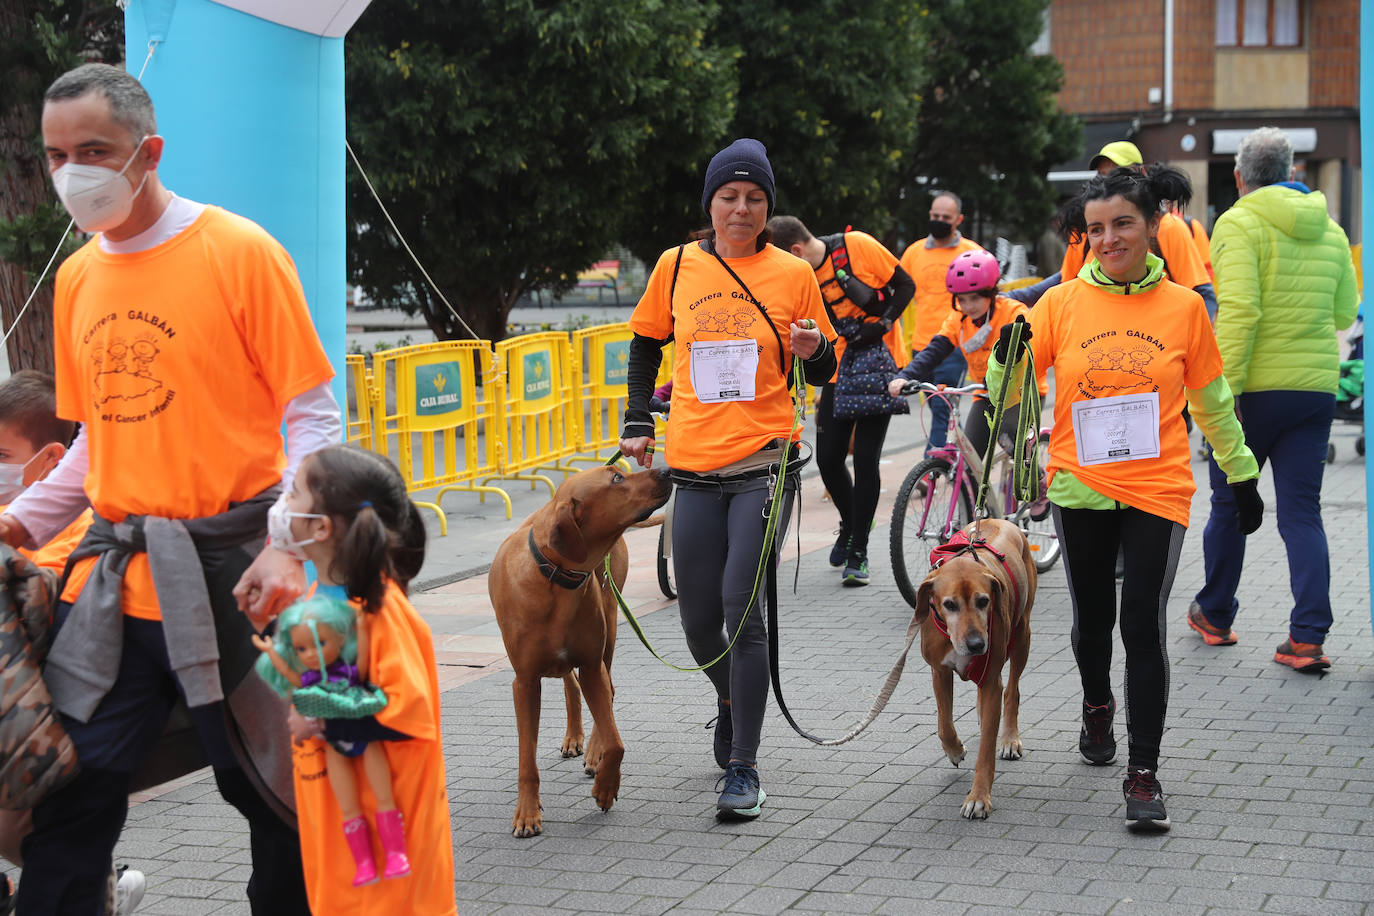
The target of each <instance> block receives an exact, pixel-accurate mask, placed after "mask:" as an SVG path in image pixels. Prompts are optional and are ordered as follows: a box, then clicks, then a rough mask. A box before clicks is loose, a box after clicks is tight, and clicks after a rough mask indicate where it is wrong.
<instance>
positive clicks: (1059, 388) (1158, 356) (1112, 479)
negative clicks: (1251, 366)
mask: <svg viewBox="0 0 1374 916" xmlns="http://www.w3.org/2000/svg"><path fill="white" fill-rule="evenodd" d="M1030 322H1031V330H1032V335H1033V336H1032V337H1031V351H1032V352H1033V353H1034V355H1035V365H1036V366H1037V367H1040V366H1044V367H1046V368H1048V367H1049V366H1051V365H1053V366H1054V378H1055V396H1054V430H1053V431H1052V432H1051V433H1050V457H1049V462H1048V469H1049V473H1050V475H1051V477H1053V475H1054V473H1055V472H1056V471H1058V470H1059V469H1060V468H1066V469H1068V470H1069V471H1071V472H1072V473H1073V476H1074V477H1076V478H1078V480H1079V481H1080V482H1082V483H1083V484H1084V485H1086V486H1088V487H1090V488H1091V489H1093V490H1095V491H1097V492H1098V493H1101V494H1102V495H1104V496H1107V497H1108V498H1110V499H1114V500H1117V501H1118V502H1122V503H1125V504H1127V505H1130V506H1134V507H1136V508H1138V509H1141V510H1143V511H1145V512H1149V513H1150V514H1152V515H1157V516H1160V517H1161V518H1167V519H1169V520H1171V521H1175V522H1178V523H1179V524H1181V525H1185V526H1186V525H1187V524H1188V506H1189V503H1190V502H1191V501H1192V497H1193V489H1194V487H1193V472H1192V469H1191V468H1190V467H1189V465H1188V460H1189V457H1190V455H1191V453H1192V451H1191V449H1190V448H1189V446H1188V430H1187V427H1186V426H1185V425H1184V422H1183V406H1184V389H1185V388H1193V389H1198V388H1205V387H1206V386H1207V385H1209V384H1210V383H1211V382H1212V381H1213V380H1214V379H1216V377H1217V376H1219V375H1221V353H1220V352H1219V351H1218V350H1217V339H1216V336H1215V335H1214V334H1213V333H1212V325H1211V322H1210V321H1208V319H1207V309H1206V308H1205V307H1204V306H1203V304H1202V297H1201V296H1199V295H1198V294H1197V293H1195V292H1193V291H1192V290H1191V289H1188V288H1187V287H1185V286H1180V285H1179V284H1177V283H1174V282H1172V281H1169V280H1165V281H1163V282H1161V283H1160V284H1159V285H1158V286H1156V287H1155V288H1154V289H1151V290H1148V291H1146V292H1143V293H1139V294H1132V295H1129V296H1127V295H1121V294H1118V293H1109V292H1106V291H1104V290H1100V289H1098V288H1097V287H1095V286H1093V285H1091V284H1089V283H1087V282H1085V281H1083V280H1070V281H1069V282H1068V283H1064V284H1061V285H1059V286H1056V287H1054V288H1053V289H1051V290H1049V291H1048V292H1047V293H1045V295H1044V297H1043V298H1041V300H1040V302H1039V303H1037V304H1036V306H1035V308H1033V309H1031V315H1030ZM1152 391H1153V392H1157V393H1158V394H1159V405H1158V406H1159V414H1158V416H1159V446H1160V452H1159V455H1158V456H1157V457H1153V458H1140V459H1137V460H1134V461H1115V462H1110V463H1106V464H1090V465H1087V466H1082V465H1080V464H1079V463H1078V449H1077V444H1076V440H1075V433H1074V424H1073V404H1074V403H1075V402H1078V401H1087V400H1093V399H1096V398H1104V397H1112V396H1116V395H1129V394H1138V393H1142V394H1143V393H1148V392H1152Z"/></svg>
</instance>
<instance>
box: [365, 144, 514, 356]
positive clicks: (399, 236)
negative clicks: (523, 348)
mask: <svg viewBox="0 0 1374 916" xmlns="http://www.w3.org/2000/svg"><path fill="white" fill-rule="evenodd" d="M344 148H345V149H347V150H348V156H349V158H350V159H352V160H353V165H354V167H355V168H357V170H358V174H359V175H361V176H363V184H365V185H367V190H368V191H370V192H371V193H372V199H373V200H375V201H376V202H377V206H378V207H380V208H381V210H382V215H383V216H385V217H386V221H387V223H388V224H389V225H390V226H391V231H392V232H394V233H396V238H397V239H399V240H400V242H401V247H402V248H404V249H405V250H406V254H408V255H410V259H411V260H412V261H414V262H415V266H416V267H418V268H420V273H421V274H422V275H423V276H424V278H425V281H426V282H427V283H429V285H430V288H431V289H433V290H434V294H435V295H436V296H438V297H439V301H440V302H442V303H444V306H445V307H446V308H447V309H448V310H449V311H450V312H452V313H453V317H454V318H457V319H458V323H459V324H460V325H462V326H463V330H464V331H467V332H468V335H469V336H470V337H471V338H472V339H473V340H481V339H482V338H481V337H479V336H478V335H477V332H476V331H474V330H473V329H472V327H471V326H470V325H469V324H468V323H467V322H466V321H464V320H463V316H462V315H459V314H458V310H457V309H456V308H454V307H453V303H451V302H449V301H448V297H447V296H445V295H444V292H443V290H441V289H439V284H437V283H435V282H434V278H433V277H431V276H430V275H429V271H427V270H425V265H423V264H421V263H420V259H419V258H418V257H417V256H416V255H415V251H414V250H413V249H412V248H411V247H410V243H409V242H407V241H406V237H405V236H404V235H402V234H401V229H400V227H399V226H397V225H396V221H395V220H394V219H392V218H391V211H389V210H387V208H386V204H384V203H382V198H381V196H380V195H379V194H378V193H377V189H376V188H375V187H373V186H372V179H370V178H368V177H367V171H366V170H365V169H364V168H363V164H362V163H361V162H359V161H358V154H357V153H355V152H353V145H352V144H351V143H349V142H348V140H347V139H346V138H345V140H344ZM486 344H487V349H489V350H490V351H491V371H490V373H489V374H488V375H487V379H490V378H493V377H495V375H496V374H497V373H498V372H499V371H500V367H501V355H500V354H499V353H497V352H496V347H495V345H494V344H492V343H491V341H487V342H486Z"/></svg>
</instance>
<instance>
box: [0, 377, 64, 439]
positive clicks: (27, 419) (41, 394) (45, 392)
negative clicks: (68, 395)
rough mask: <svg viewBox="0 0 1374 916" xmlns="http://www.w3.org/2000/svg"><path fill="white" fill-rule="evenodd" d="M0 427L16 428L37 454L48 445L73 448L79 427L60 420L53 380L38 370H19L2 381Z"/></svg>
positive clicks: (0, 383)
mask: <svg viewBox="0 0 1374 916" xmlns="http://www.w3.org/2000/svg"><path fill="white" fill-rule="evenodd" d="M0 424H5V425H8V426H11V427H13V429H14V431H15V432H16V433H18V434H19V435H21V436H23V437H24V438H25V439H27V440H28V442H29V444H30V445H32V446H33V449H34V451H38V450H39V449H40V448H42V447H43V446H45V445H47V444H48V443H49V442H60V443H62V444H63V445H64V446H65V445H71V442H72V436H73V435H74V434H75V433H76V424H75V423H73V422H72V421H71V420H59V419H58V417H57V387H56V384H55V383H54V382H53V377H52V376H51V375H48V374H47V373H46V372H39V371H38V370H36V369H20V370H19V371H18V372H16V373H14V374H13V375H11V376H10V377H9V378H7V379H5V380H4V381H3V382H0Z"/></svg>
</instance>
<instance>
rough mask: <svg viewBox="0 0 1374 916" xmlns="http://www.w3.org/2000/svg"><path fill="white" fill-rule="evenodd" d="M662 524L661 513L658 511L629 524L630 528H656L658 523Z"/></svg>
mask: <svg viewBox="0 0 1374 916" xmlns="http://www.w3.org/2000/svg"><path fill="white" fill-rule="evenodd" d="M662 524H663V513H662V512H660V513H659V514H658V515H651V516H649V517H648V518H646V519H645V520H644V521H642V522H635V523H634V524H633V525H631V526H630V527H631V528H657V527H658V526H659V525H662Z"/></svg>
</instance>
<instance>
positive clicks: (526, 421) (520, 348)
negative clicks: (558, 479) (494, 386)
mask: <svg viewBox="0 0 1374 916" xmlns="http://www.w3.org/2000/svg"><path fill="white" fill-rule="evenodd" d="M496 354H497V358H498V359H499V360H500V362H501V366H502V369H503V371H502V372H500V373H498V375H499V376H501V377H502V379H503V380H504V382H505V392H504V395H503V397H502V398H501V400H500V402H499V404H498V411H499V426H500V435H501V441H502V443H503V444H504V454H503V456H502V460H501V468H500V471H499V472H497V473H492V474H488V475H486V480H487V481H491V480H528V481H530V487H531V488H533V487H534V485H535V483H537V482H540V481H542V482H543V483H545V484H547V485H548V487H549V494H550V495H552V494H553V491H554V485H553V481H552V480H550V479H549V478H548V477H546V476H544V475H542V474H534V473H530V472H531V471H536V470H544V469H548V470H559V471H567V472H571V471H575V470H577V468H575V467H573V466H572V465H570V464H566V463H561V462H562V459H564V458H567V457H568V456H569V455H571V454H573V453H574V452H576V451H577V422H576V419H575V409H574V399H573V391H572V389H573V385H572V347H571V345H570V343H569V341H568V335H567V334H564V333H561V332H557V331H550V332H546V333H543V334H524V335H521V336H519V337H512V338H511V339H509V340H503V341H501V342H500V343H499V344H497V345H496Z"/></svg>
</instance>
